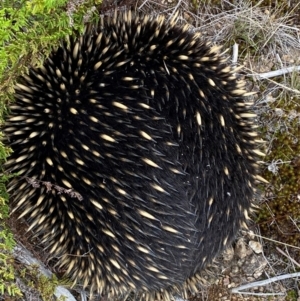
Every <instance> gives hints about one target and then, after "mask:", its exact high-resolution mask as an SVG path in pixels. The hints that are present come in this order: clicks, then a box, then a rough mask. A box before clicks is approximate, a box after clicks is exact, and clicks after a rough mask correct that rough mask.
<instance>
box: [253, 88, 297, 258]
mask: <svg viewBox="0 0 300 301" xmlns="http://www.w3.org/2000/svg"><path fill="white" fill-rule="evenodd" d="M264 118H265V120H268V127H265V129H264V132H265V133H266V134H267V135H269V137H271V139H272V143H271V148H270V149H269V152H268V155H267V157H266V158H265V161H266V162H268V164H267V167H266V168H265V169H264V171H263V174H262V176H263V177H264V178H266V179H267V180H268V181H269V183H270V184H269V185H268V187H266V198H265V199H266V200H265V202H264V203H263V204H262V206H261V209H260V212H259V215H258V218H257V222H258V223H259V225H260V226H261V231H262V235H264V236H267V237H269V238H272V239H275V240H278V241H280V242H283V243H287V244H290V245H293V246H297V247H300V232H299V227H300V141H299V139H300V99H299V98H295V97H294V98H291V97H290V96H289V95H287V94H285V93H283V94H282V95H280V96H279V100H278V101H275V102H273V103H272V104H271V105H270V108H269V109H268V110H267V112H266V113H265V116H264ZM293 252H294V254H293V255H294V256H296V258H295V259H296V260H299V259H300V253H299V250H298V251H297V250H296V249H294V251H293Z"/></svg>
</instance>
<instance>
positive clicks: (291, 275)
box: [231, 272, 300, 295]
mask: <svg viewBox="0 0 300 301" xmlns="http://www.w3.org/2000/svg"><path fill="white" fill-rule="evenodd" d="M295 277H300V273H299V272H298V273H292V274H286V275H280V276H275V277H272V278H269V279H265V280H261V281H256V282H251V283H248V284H244V285H241V286H239V287H235V288H233V289H232V290H231V292H232V293H234V294H247V295H249V294H253V293H250V292H241V290H244V289H249V288H252V287H255V286H263V285H266V284H270V283H272V282H275V281H279V280H283V279H289V278H295ZM278 295H284V293H278Z"/></svg>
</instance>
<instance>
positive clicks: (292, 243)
mask: <svg viewBox="0 0 300 301" xmlns="http://www.w3.org/2000/svg"><path fill="white" fill-rule="evenodd" d="M100 2H101V1H100V0H99V1H92V0H87V1H84V0H73V1H68V0H55V1H54V0H18V1H11V0H3V1H1V3H0V42H1V44H0V45H1V47H0V125H1V124H3V122H4V118H5V115H6V114H7V110H8V104H9V103H10V102H11V101H13V93H14V88H13V87H14V84H15V82H16V81H17V78H18V77H19V76H20V75H22V74H26V72H28V68H29V67H30V66H40V65H41V64H42V63H43V61H44V60H45V58H47V56H48V55H49V53H50V52H51V51H52V50H53V49H54V48H56V47H57V46H58V45H59V43H60V41H61V40H64V39H65V38H66V37H67V36H68V35H70V34H73V33H74V32H77V33H78V32H82V30H83V27H84V23H85V22H86V21H90V22H95V21H96V19H97V17H98V15H97V14H96V13H95V12H96V11H97V9H96V8H98V5H99V4H100ZM104 2H106V3H103V7H106V8H107V7H110V6H109V5H108V4H107V2H108V1H104ZM123 2H126V3H129V4H130V3H131V4H132V6H133V7H135V8H136V9H138V10H140V11H143V12H146V13H149V12H150V13H152V12H153V11H155V12H157V13H164V14H169V15H171V14H173V13H174V10H175V9H176V10H178V11H179V21H178V22H181V23H190V24H193V25H194V27H195V29H194V30H196V31H199V32H201V33H202V35H203V37H204V38H206V39H209V40H211V41H212V42H213V43H216V44H225V46H226V47H228V48H229V49H230V50H231V49H232V46H233V44H235V43H237V44H238V45H239V57H238V63H240V64H243V65H244V76H247V77H248V79H249V82H250V86H251V87H249V89H250V88H251V89H253V90H256V91H257V92H258V94H257V102H256V103H257V105H256V107H255V110H256V112H257V114H258V122H259V123H260V128H261V132H262V136H263V138H264V140H265V148H266V153H267V155H266V157H265V158H264V159H263V162H262V176H263V177H265V178H266V179H267V180H268V181H269V184H267V185H261V187H260V188H261V192H262V197H261V199H260V200H258V205H259V210H258V211H257V213H256V217H254V218H255V222H256V223H257V225H258V226H259V229H260V231H261V234H262V237H263V238H264V237H265V238H266V239H268V241H269V240H273V242H268V241H267V240H264V247H265V252H266V257H267V258H268V260H269V263H270V265H272V269H273V270H274V274H276V273H280V271H285V272H290V271H295V270H296V271H298V270H299V266H297V264H294V263H292V262H294V261H296V262H298V264H299V261H300V251H299V250H300V249H299V248H300V230H299V229H300V141H299V139H300V75H299V72H296V71H295V72H292V73H287V74H285V75H281V76H278V77H275V78H272V79H261V78H260V76H259V74H261V73H263V72H267V71H272V70H277V69H282V68H286V67H290V66H297V65H300V42H299V35H300V26H299V23H297V20H298V22H299V20H300V4H299V3H298V1H247V0H244V1H238V2H237V3H238V4H231V2H233V1H225V0H224V1H223V0H222V1H221V0H219V1H208V0H206V1H202V0H176V1H175V0H174V1H173V2H172V1H161V0H157V1H150V0H149V1H148V0H143V1H130V0H127V1H123ZM275 2H276V3H277V4H278V5H276V6H274V5H273V4H274V3H275ZM288 2H289V3H292V4H294V5H291V6H288V4H287V3H288ZM166 3H168V4H166ZM105 4H106V5H105ZM229 53H230V52H229ZM0 141H3V137H2V136H0ZM10 151H11V150H10V149H9V148H7V147H5V145H4V144H3V143H0V163H3V162H4V161H5V158H6V157H7V156H8V155H9V153H10ZM6 181H7V178H6V177H5V176H2V177H1V178H0V300H1V295H3V296H4V297H9V296H11V297H13V296H14V299H7V300H17V299H18V298H20V297H21V294H22V293H21V290H20V288H19V286H17V285H16V278H19V277H20V278H21V279H24V278H27V279H30V280H28V281H27V282H26V285H29V286H32V287H35V288H37V289H38V290H39V295H41V296H43V297H42V298H44V300H45V301H46V300H51V297H50V296H51V295H52V294H53V289H54V286H55V285H57V283H58V281H57V279H56V278H53V279H52V280H50V282H48V280H46V279H44V278H43V276H40V275H38V272H37V271H36V269H35V268H32V269H31V270H30V269H27V268H25V267H23V266H22V267H20V266H18V265H17V264H16V262H14V259H13V257H12V256H11V251H12V249H13V247H14V245H15V242H14V240H13V237H12V234H11V232H10V230H8V227H7V217H8V211H9V208H8V194H7V192H6V190H5V182H6ZM282 245H284V246H285V251H286V252H288V254H289V256H288V257H287V258H288V259H286V258H283V257H279V256H278V258H280V259H278V260H276V264H273V263H272V259H271V258H272V256H273V255H274V250H275V248H276V247H278V246H282ZM16 270H18V273H17V272H16ZM30 275H31V276H30ZM40 277H41V278H40ZM39 279H40V280H39ZM30 283H31V284H30ZM45 283H46V284H45ZM43 287H44V288H45V289H43ZM215 291H217V290H215ZM287 291H288V293H287V299H286V300H296V299H297V287H295V286H293V287H291V289H289V290H287ZM216 296H217V297H216V299H213V298H208V299H209V300H219V299H218V298H219V297H218V295H216ZM298 297H299V296H298ZM251 300H258V299H251ZM265 300H266V299H265ZM270 300H271V299H270ZM275 300H277V299H275Z"/></svg>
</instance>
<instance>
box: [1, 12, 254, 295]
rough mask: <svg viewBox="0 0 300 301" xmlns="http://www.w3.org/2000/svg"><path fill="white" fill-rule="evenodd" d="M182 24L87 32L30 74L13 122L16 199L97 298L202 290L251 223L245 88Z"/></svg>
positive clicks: (141, 22) (139, 20)
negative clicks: (203, 278) (197, 286)
mask: <svg viewBox="0 0 300 301" xmlns="http://www.w3.org/2000/svg"><path fill="white" fill-rule="evenodd" d="M175 23H176V22H175V20H174V19H173V20H172V21H170V22H167V21H166V20H165V19H164V17H162V16H158V17H149V16H139V15H134V16H132V15H131V13H130V12H126V13H119V14H116V15H115V16H114V17H106V18H104V19H103V20H102V22H101V24H99V25H97V26H90V27H88V28H87V29H86V32H85V33H84V34H83V35H82V36H81V37H78V38H70V40H69V41H68V43H67V42H66V43H64V44H63V45H62V46H61V47H60V48H59V49H58V50H57V51H55V52H53V53H52V55H51V56H50V57H49V58H48V59H47V60H46V62H45V64H44V66H43V67H42V68H40V69H31V70H30V73H29V75H28V76H24V77H23V78H22V79H21V80H20V82H19V84H17V86H16V95H15V98H16V102H15V103H14V104H13V105H12V106H11V114H10V116H9V118H8V119H7V121H6V124H5V127H4V131H5V134H6V135H7V137H8V139H9V144H10V146H11V147H12V149H13V151H14V153H13V154H12V155H11V157H10V158H9V159H8V161H7V163H6V165H5V168H6V171H7V172H8V173H18V176H17V177H15V178H14V179H13V180H12V181H11V182H10V183H9V191H10V192H11V194H12V200H13V205H12V206H13V207H14V209H15V210H17V211H18V212H20V213H21V214H20V216H21V217H25V218H26V219H27V220H28V221H29V223H30V225H31V226H30V230H32V231H34V233H36V234H38V235H39V236H40V237H41V239H42V242H43V243H44V244H45V246H47V248H48V249H47V250H48V251H49V253H50V254H52V255H53V256H57V258H58V264H59V266H60V267H61V268H62V269H64V270H65V272H66V274H68V275H71V276H72V278H73V279H74V280H75V281H81V282H82V283H83V285H84V286H90V287H91V289H92V290H96V291H97V292H99V293H103V294H110V295H111V296H116V297H118V296H122V295H125V294H127V293H129V292H131V291H132V292H135V293H137V295H138V296H140V297H141V298H145V299H147V298H150V299H151V298H154V297H155V298H158V296H163V297H164V298H165V297H168V296H169V292H170V291H172V290H173V289H180V287H181V286H183V287H188V288H192V287H193V283H192V282H193V280H192V279H193V275H195V274H196V273H197V271H199V270H201V269H203V268H204V267H205V266H206V265H207V263H209V262H210V261H211V260H212V259H213V258H214V257H215V256H216V255H217V254H218V253H219V252H220V251H221V250H223V249H224V248H225V247H226V246H227V245H228V244H229V243H230V242H231V241H232V239H233V238H234V236H235V234H236V232H237V231H238V229H239V228H240V227H242V226H245V225H246V222H247V219H248V213H249V210H250V208H251V200H252V198H253V185H254V183H255V180H256V177H257V176H256V164H255V162H256V157H257V154H259V151H257V150H256V149H255V139H256V136H257V134H256V132H255V131H254V130H253V128H254V117H255V115H254V114H253V113H251V111H250V108H249V106H250V105H251V104H249V103H245V102H244V100H243V97H244V96H245V95H246V92H245V90H244V82H239V81H238V80H237V78H236V76H235V75H234V71H233V70H231V68H230V67H229V66H228V64H227V63H226V60H225V59H224V57H223V56H222V55H220V53H219V50H218V48H217V47H210V46H209V45H208V44H206V43H204V42H203V41H201V39H200V38H199V36H198V35H197V34H195V33H191V32H190V31H189V29H188V26H178V25H176V24H175Z"/></svg>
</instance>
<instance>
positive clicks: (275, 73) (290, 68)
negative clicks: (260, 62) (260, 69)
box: [250, 66, 300, 79]
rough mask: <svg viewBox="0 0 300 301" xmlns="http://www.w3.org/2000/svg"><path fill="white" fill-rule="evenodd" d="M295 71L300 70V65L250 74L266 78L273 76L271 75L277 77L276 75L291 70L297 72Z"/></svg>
mask: <svg viewBox="0 0 300 301" xmlns="http://www.w3.org/2000/svg"><path fill="white" fill-rule="evenodd" d="M295 71H300V66H294V67H288V68H283V69H279V70H275V71H270V72H266V73H260V74H250V75H254V76H255V77H257V78H258V79H266V78H271V77H275V76H279V75H283V74H287V73H291V72H295Z"/></svg>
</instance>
